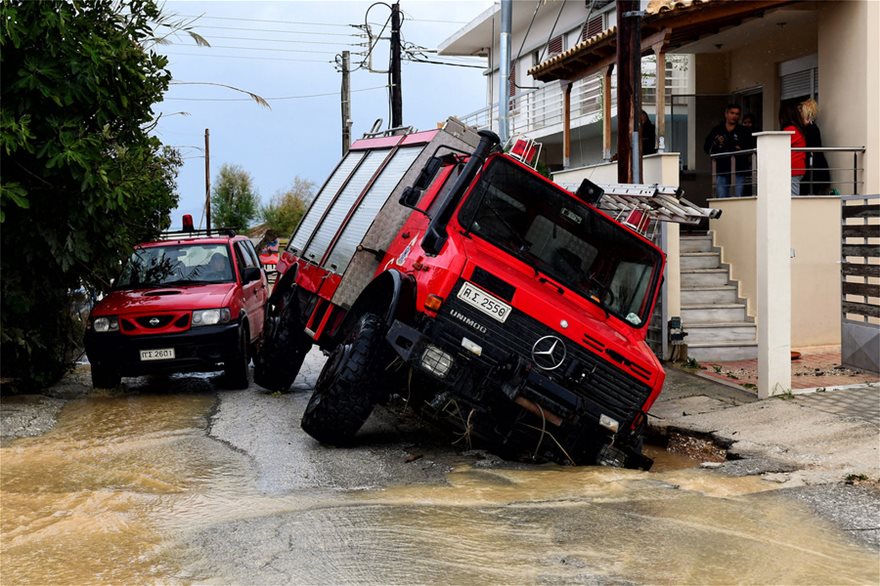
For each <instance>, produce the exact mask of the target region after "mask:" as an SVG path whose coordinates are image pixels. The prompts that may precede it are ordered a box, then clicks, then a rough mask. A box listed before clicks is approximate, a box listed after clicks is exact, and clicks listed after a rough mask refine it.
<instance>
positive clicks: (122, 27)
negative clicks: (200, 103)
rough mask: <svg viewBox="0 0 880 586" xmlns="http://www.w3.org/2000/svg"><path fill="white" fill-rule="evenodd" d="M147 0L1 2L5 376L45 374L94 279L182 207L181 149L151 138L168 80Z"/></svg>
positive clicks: (52, 368)
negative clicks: (76, 302)
mask: <svg viewBox="0 0 880 586" xmlns="http://www.w3.org/2000/svg"><path fill="white" fill-rule="evenodd" d="M160 18H161V15H160V11H159V9H158V7H157V6H156V4H155V2H153V1H152V0H77V1H67V2H29V1H27V0H3V2H2V3H0V19H2V21H0V33H2V34H0V87H2V92H3V108H2V113H0V152H2V174H0V222H2V229H0V239H2V249H0V253H2V273H3V279H2V291H0V294H2V300H0V309H2V314H0V316H2V317H0V319H2V333H0V344H2V354H3V362H2V368H3V376H5V377H15V378H18V379H19V380H21V381H22V382H24V383H25V384H31V385H32V384H45V383H48V382H51V381H52V380H55V379H57V378H58V377H59V376H60V375H61V374H63V372H64V369H65V367H66V365H67V360H68V359H69V358H70V355H69V353H70V350H71V345H72V344H74V343H78V342H79V340H78V339H76V334H75V332H76V330H75V329H73V321H72V319H71V312H70V309H69V307H70V292H71V291H73V290H76V289H79V288H80V287H82V286H85V287H86V288H88V289H93V290H98V289H104V288H106V284H107V283H108V282H109V280H110V279H111V278H113V277H114V276H116V273H118V271H119V263H120V259H123V258H126V257H127V256H128V254H129V253H130V251H131V249H132V247H133V245H134V244H136V243H137V242H139V241H143V240H148V239H151V238H154V237H155V236H156V235H157V234H158V233H159V231H160V230H161V229H163V228H165V227H167V225H168V224H169V212H170V210H171V209H172V208H174V207H175V206H176V205H177V194H176V183H175V181H176V173H177V169H178V168H179V166H180V158H179V155H178V154H177V153H176V152H175V151H174V150H172V149H168V148H166V147H163V145H162V144H161V142H160V141H159V140H158V139H157V138H155V137H153V136H150V134H149V130H150V127H151V123H152V121H153V120H154V115H153V112H152V110H151V107H152V105H153V104H155V103H156V102H158V101H160V100H161V99H162V96H163V94H164V92H165V91H166V89H167V88H168V84H169V81H170V78H171V75H170V73H169V71H168V70H167V59H166V58H165V57H164V56H161V55H158V54H156V53H155V52H153V51H152V50H150V49H149V48H145V47H146V46H152V45H154V44H155V43H154V41H155V39H156V35H155V33H154V30H153V27H154V26H156V25H155V23H156V22H158V20H159V19H160Z"/></svg>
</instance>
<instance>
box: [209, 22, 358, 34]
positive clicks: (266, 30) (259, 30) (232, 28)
mask: <svg viewBox="0 0 880 586" xmlns="http://www.w3.org/2000/svg"><path fill="white" fill-rule="evenodd" d="M346 26H350V25H346ZM193 28H196V27H193ZM198 29H199V30H203V29H213V30H224V31H249V32H257V33H283V34H295V35H321V36H322V37H329V36H333V37H352V36H360V35H357V34H356V33H325V32H315V33H313V32H309V31H289V30H283V29H281V30H279V29H270V28H246V27H240V26H210V25H209V26H199V27H198Z"/></svg>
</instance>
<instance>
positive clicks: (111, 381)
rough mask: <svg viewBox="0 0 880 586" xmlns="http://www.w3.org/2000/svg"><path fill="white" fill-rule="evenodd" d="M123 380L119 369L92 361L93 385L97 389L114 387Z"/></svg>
mask: <svg viewBox="0 0 880 586" xmlns="http://www.w3.org/2000/svg"><path fill="white" fill-rule="evenodd" d="M120 382H122V376H121V375H120V374H119V371H117V370H114V369H113V368H111V367H109V366H105V365H103V364H97V363H94V362H93V363H92V386H93V387H95V388H96V389H114V388H116V387H118V386H119V383H120Z"/></svg>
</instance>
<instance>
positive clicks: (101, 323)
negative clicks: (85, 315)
mask: <svg viewBox="0 0 880 586" xmlns="http://www.w3.org/2000/svg"><path fill="white" fill-rule="evenodd" d="M92 329H94V330H95V331H96V332H118V331H119V320H118V319H117V318H115V317H96V318H95V320H94V321H93V322H92Z"/></svg>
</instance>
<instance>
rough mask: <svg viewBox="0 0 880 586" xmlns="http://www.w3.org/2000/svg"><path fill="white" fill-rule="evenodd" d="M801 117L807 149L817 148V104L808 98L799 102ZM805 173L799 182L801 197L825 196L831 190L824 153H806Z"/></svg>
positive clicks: (829, 175)
mask: <svg viewBox="0 0 880 586" xmlns="http://www.w3.org/2000/svg"><path fill="white" fill-rule="evenodd" d="M798 109H799V110H800V113H801V117H802V118H803V120H804V127H803V132H804V138H805V139H806V141H807V147H808V148H809V147H814V148H819V147H821V146H822V133H820V132H819V127H818V126H816V117H817V116H818V115H819V104H817V103H816V100H814V99H813V98H810V99H808V100H805V101H803V102H801V104H800V105H799V106H798ZM806 165H807V172H806V173H804V178H803V179H802V180H801V195H827V194H828V192H829V191H830V189H831V172H830V171H829V170H828V161H827V159H825V153H823V152H821V151H818V152H808V153H807V162H806Z"/></svg>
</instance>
